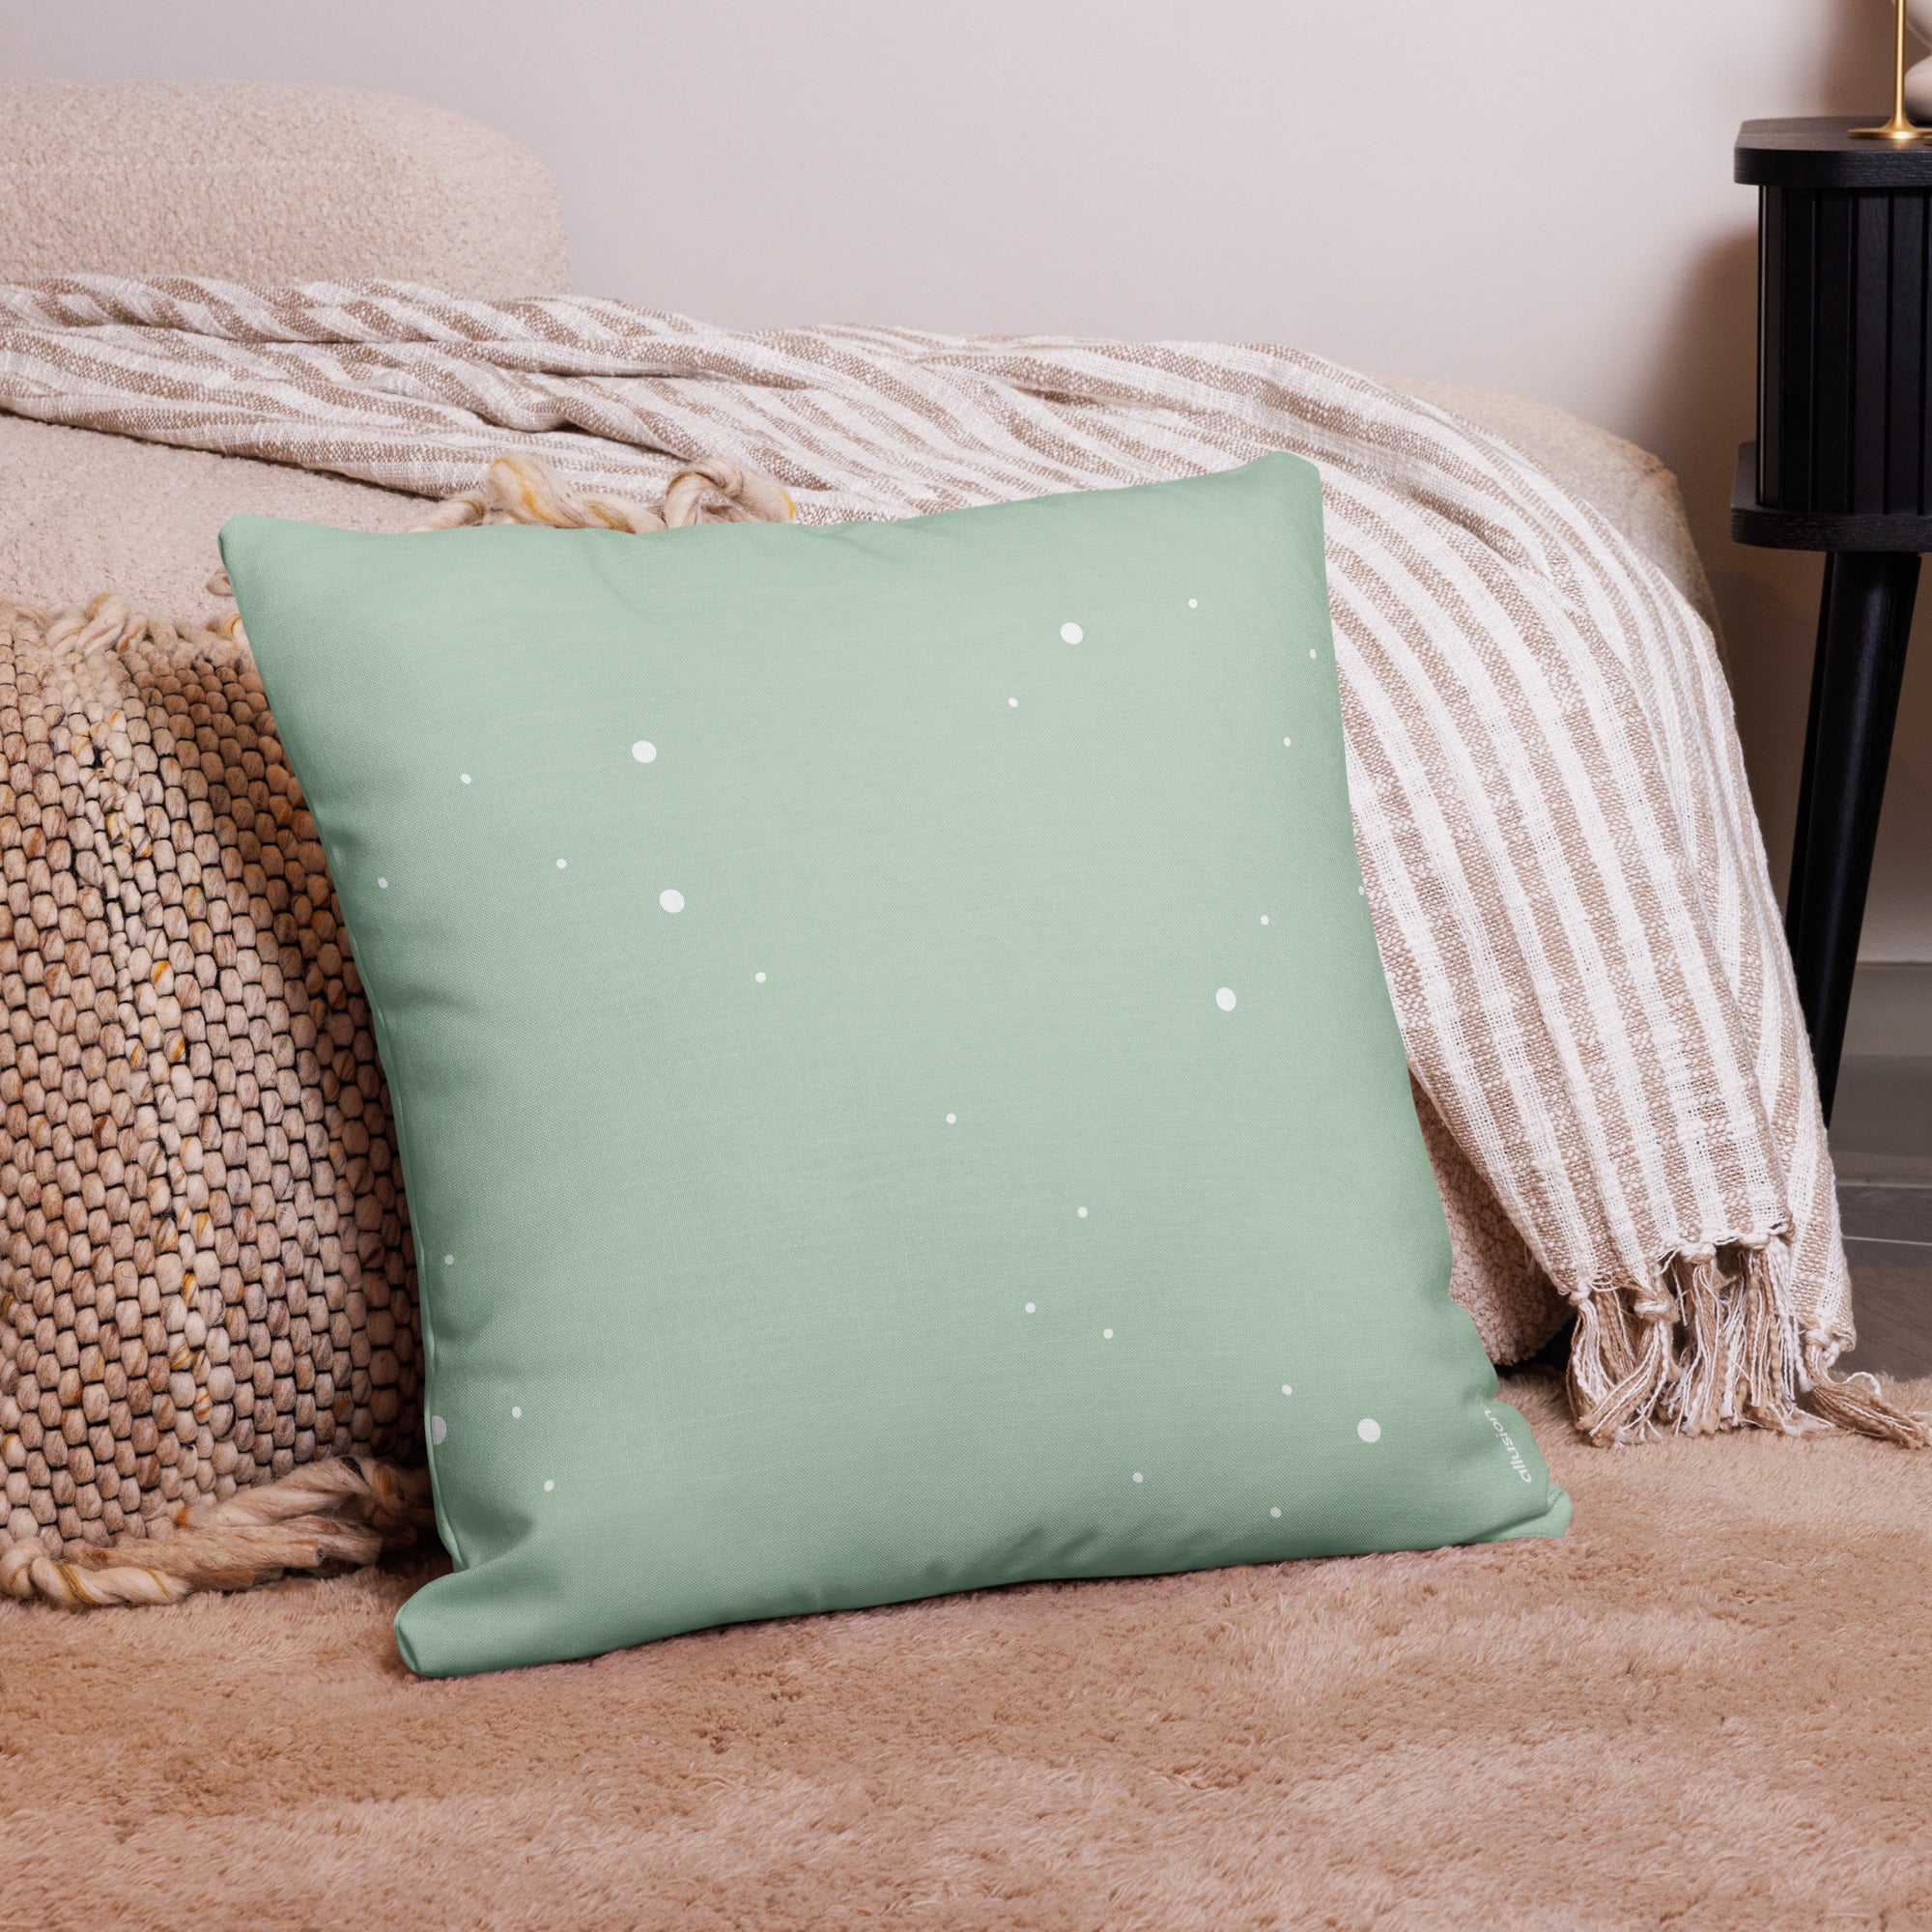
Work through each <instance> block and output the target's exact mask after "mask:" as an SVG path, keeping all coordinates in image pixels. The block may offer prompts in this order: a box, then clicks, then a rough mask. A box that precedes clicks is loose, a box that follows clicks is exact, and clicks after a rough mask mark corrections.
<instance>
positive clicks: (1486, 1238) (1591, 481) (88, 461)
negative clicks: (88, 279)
mask: <svg viewBox="0 0 1932 1932" xmlns="http://www.w3.org/2000/svg"><path fill="white" fill-rule="evenodd" d="M89 270H95V271H105V272H122V273H129V274H141V275H165V274H171V273H197V274H212V275H221V276H228V277H232V278H235V279H238V280H255V281H306V280H317V279H351V278H355V277H367V276H386V277H395V278H399V279H403V280H410V281H420V282H425V283H429V284H432V285H436V286H440V287H444V288H450V289H456V290H459V291H462V292H464V293H469V294H474V295H488V296H509V295H555V294H562V293H566V292H567V291H568V288H569V256H568V249H567V246H566V242H565V238H564V232H563V221H562V209H561V205H560V203H559V200H558V197H557V192H556V188H555V185H554V183H553V182H552V180H551V178H550V176H549V174H548V173H547V172H546V170H545V169H544V167H543V164H542V163H541V162H540V161H539V160H538V159H537V158H536V156H533V155H531V154H530V153H528V151H527V150H526V149H523V148H521V147H519V146H518V145H517V144H516V143H514V142H512V141H510V140H508V139H506V138H505V137H504V136H502V135H500V134H497V133H496V132H494V131H492V130H491V129H489V128H483V127H480V126H478V125H477V124H476V123H474V122H471V121H467V120H465V119H463V118H462V117H461V116H458V115H455V114H451V113H449V112H447V111H445V110H443V109H440V108H435V107H429V106H426V105H423V104H421V103H419V102H415V101H409V100H399V99H392V98H389V97H386V96H381V95H371V94H361V93H355V92H350V91H346V90H339V89H326V88H298V87H229V86H214V85H201V84H185V83H158V84H145V83H140V84H127V85H116V86H49V85H42V84H34V83H11V84H0V280H26V279H33V278H37V277H41V276H47V275H57V274H62V273H73V272H82V271H89ZM666 299H667V300H671V301H674V300H675V291H666ZM1406 386H1407V387H1408V388H1410V389H1411V390H1412V391H1413V392H1415V393H1416V394H1418V395H1421V396H1423V397H1425V398H1427V399H1428V400H1430V401H1433V402H1435V403H1438V404H1439V405H1441V406H1442V407H1444V408H1447V409H1450V410H1453V411H1455V412H1458V413H1460V414H1462V415H1463V416H1465V417H1467V418H1470V419H1472V420H1474V421H1476V422H1477V423H1479V424H1481V425H1483V426H1484V427H1486V428H1489V429H1492V430H1493V431H1495V432H1496V433H1498V434H1499V435H1502V436H1504V437H1506V438H1508V439H1509V440H1511V441H1513V442H1515V443H1516V444H1517V445H1519V446H1520V448H1522V449H1524V450H1526V451H1528V452H1529V453H1530V454H1531V455H1533V456H1535V457H1536V458H1537V459H1538V460H1540V461H1541V462H1542V463H1543V464H1544V466H1545V467H1546V468H1547V469H1549V470H1550V471H1551V472H1552V473H1553V474H1554V475H1555V476H1556V477H1557V478H1558V479H1559V480H1561V481H1562V482H1563V483H1565V484H1566V485H1567V486H1568V487H1569V488H1570V489H1571V490H1572V491H1573V492H1575V493H1576V494H1577V495H1578V496H1581V497H1586V498H1588V499H1589V500H1590V501H1592V502H1594V503H1595V504H1596V505H1597V506H1598V508H1599V509H1601V510H1602V511H1603V512H1604V514H1605V516H1606V517H1608V518H1609V519H1610V521H1611V522H1612V523H1614V524H1616V525H1617V526H1619V527H1620V528H1621V529H1623V530H1624V532H1625V533H1626V534H1627V535H1628V536H1629V537H1630V538H1631V539H1632V541H1633V542H1634V543H1635V544H1636V545H1637V546H1638V547H1639V548H1640V549H1642V550H1644V551H1646V552H1647V553H1648V554H1651V555H1652V556H1653V557H1655V558H1656V559H1657V561H1658V562H1659V563H1660V564H1661V565H1662V567H1663V569H1664V570H1665V571H1666V572H1668V573H1669V575H1670V576H1671V577H1672V578H1673V579H1674V580H1675V581H1676V582H1678V583H1679V584H1680V585H1681V586H1682V587H1683V588H1684V589H1685V591H1686V592H1687V593H1688V594H1689V596H1690V600H1691V602H1692V603H1693V604H1695V605H1696V606H1697V607H1698V608H1699V609H1700V610H1702V611H1705V613H1706V614H1707V615H1710V614H1711V612H1712V605H1711V597H1710V590H1709V586H1708V584H1707V583H1706V582H1705V578H1704V573H1703V569H1702V567H1701V565H1700V564H1699V562H1698V559H1697V554H1696V551H1695V549H1694V548H1693V546H1692V544H1691V541H1690V531H1689V529H1688V527H1687V526H1686V524H1685V519H1684V510H1683V504H1682V501H1681V499H1680V498H1679V496H1678V491H1677V484H1676V480H1675V479H1674V478H1673V477H1672V476H1671V474H1670V473H1669V471H1668V470H1666V469H1664V468H1663V466H1662V464H1661V463H1659V462H1658V461H1657V459H1656V458H1655V457H1652V456H1649V455H1647V454H1645V453H1644V452H1643V451H1642V450H1639V449H1637V448H1635V447H1634V446H1633V445H1632V444H1630V443H1627V442H1624V441H1622V440H1619V439H1618V438H1616V437H1613V436H1611V435H1609V434H1608V433H1606V432H1605V431H1604V430H1600V429H1597V428H1594V427H1593V426H1592V425H1590V424H1588V423H1585V422H1580V421H1578V420H1577V418H1576V417H1574V416H1569V415H1565V414H1564V413H1562V412H1560V411H1557V410H1553V409H1550V408H1548V406H1547V405H1544V404H1540V403H1534V402H1529V401H1526V400H1524V399H1522V398H1520V397H1513V396H1499V395H1492V394H1489V393H1486V392H1484V391H1481V390H1476V389H1467V388H1462V387H1458V386H1455V385H1453V384H1439V383H1426V382H1410V383H1407V384H1406ZM240 514H254V515H260V516H279V517H295V518H301V519H305V520H307V521H311V522H316V523H326V524H335V525H340V526H348V527H352V528H357V529H367V530H395V529H402V528H406V527H407V526H409V525H410V524H412V522H414V521H416V519H417V518H418V517H419V516H420V514H421V505H420V504H419V503H418V502H417V501H416V500H415V499H413V498H410V497H398V496H395V495H393V494H391V493H389V492H386V491H383V490H377V489H372V488H370V487H368V486H366V485H363V484H359V483H353V482H349V481H347V480H345V479H340V478H335V477H328V476H319V475H312V474H308V473H306V472H303V471H300V470H296V469H284V468H282V467H279V466H277V465H273V464H267V463H257V462H251V461H248V460H245V459H242V458H239V457H223V456H214V455H210V454H206V453H203V452H200V451H195V450H182V449H171V448H166V447H163V446H161V445H159V444H154V443H144V442H137V441H132V440H128V439H125V438H121V437H115V436H106V435H101V434H98V433H96V432H93V431H88V430H75V429H66V428H60V427H56V426H51V425H47V424H43V423H38V422H33V421H29V420H26V419H24V418H21V417H18V416H13V415H7V414H0V598H13V599H16V600H19V601H21V602H25V603H29V604H35V605H40V606H43V607H48V608H58V607H61V606H64V605H67V604H71V603H74V602H77V601H80V600H82V599H85V598H86V597H88V596H90V595H92V594H94V593H96V592H98V591H100V590H105V589H113V590H118V591H120V592H121V593H122V594H123V595H124V596H126V597H127V598H128V601H129V602H130V603H131V604H132V605H134V606H135V608H136V609H138V610H143V611H153V612H156V613H160V614H165V615H168V616H172V617H175V618H184V617H193V616H197V615H202V614H206V613H212V612H213V611H214V610H215V609H216V608H217V607H216V605H215V602H214V599H213V597H212V596H211V595H210V593H209V591H208V589H207V587H206V585H207V580H208V577H209V575H210V573H211V571H212V570H213V567H214V564H215V561H216V558H215V543H214V539H215V532H216V531H217V530H218V529H219V527H220V526H221V525H222V524H223V523H224V522H226V520H227V519H228V518H229V517H231V516H236V515H240ZM1419 1105H1420V1109H1421V1112H1422V1117H1423V1124H1424V1129H1425V1132H1426V1133H1427V1135H1428V1137H1429V1140H1430V1148H1431V1153H1432V1156H1433V1157H1434V1159H1435V1165H1436V1173H1437V1179H1438V1180H1439V1181H1440V1183H1441V1188H1442V1194H1443V1200H1444V1205H1445V1207H1446V1208H1447V1210H1448V1214H1449V1220H1450V1226H1451V1231H1452V1233H1453V1235H1454V1236H1455V1241H1456V1249H1457V1291H1458V1294H1459V1297H1460V1298H1461V1299H1462V1300H1463V1303H1464V1305H1465V1306H1468V1307H1469V1308H1470V1309H1471V1311H1472V1313H1474V1314H1475V1315H1476V1318H1477V1321H1478V1325H1479V1326H1480V1327H1481V1328H1482V1329H1483V1331H1484V1340H1485V1342H1486V1343H1487V1344H1488V1345H1489V1347H1490V1350H1491V1352H1492V1355H1494V1356H1495V1357H1496V1358H1497V1359H1498V1360H1500V1361H1510V1360H1517V1359H1520V1357H1521V1356H1522V1355H1524V1354H1526V1353H1530V1352H1533V1351H1534V1350H1536V1349H1537V1348H1538V1347H1540V1346H1541V1344H1542V1343H1543V1342H1544V1341H1546V1340H1547V1339H1548V1337H1549V1336H1550V1335H1551V1334H1552V1333H1554V1331H1555V1329H1556V1327H1557V1326H1558V1325H1559V1321H1560V1317H1561V1310H1560V1307H1559V1305H1558V1304H1557V1303H1556V1300H1555V1297H1554V1295H1553V1294H1552V1293H1551V1292H1550V1291H1549V1290H1548V1286H1547V1285H1546V1284H1545V1283H1544V1282H1543V1281H1542V1279H1541V1276H1540V1274H1539V1272H1538V1270H1537V1269H1536V1267H1535V1265H1534V1264H1533V1263H1532V1262H1531V1260H1530V1258H1529V1256H1528V1254H1527V1251H1526V1250H1525V1249H1524V1247H1523V1245H1522V1242H1521V1240H1520V1237H1519V1236H1517V1235H1516V1233H1515V1231H1514V1230H1513V1229H1512V1228H1511V1226H1510V1225H1509V1222H1508V1220H1507V1218H1506V1217H1505V1216H1504V1214H1503V1212H1502V1210H1501V1208H1500V1207H1499V1206H1498V1205H1497V1203H1496V1201H1495V1199H1494V1197H1493V1196H1492V1194H1491V1193H1490V1192H1489V1190H1488V1189H1487V1187H1486V1186H1485V1185H1484V1184H1483V1183H1482V1182H1481V1180H1479V1179H1478V1178H1477V1177H1476V1175H1475V1174H1474V1173H1473V1171H1471V1170H1470V1168H1469V1167H1468V1165H1467V1163H1466V1162H1464V1161H1463V1159H1462V1157H1461V1155H1460V1153H1459V1152H1458V1151H1457V1149H1456V1148H1455V1146H1454V1144H1453V1142H1451V1141H1450V1139H1449V1137H1448V1135H1447V1133H1446V1132H1445V1131H1444V1130H1443V1128H1442V1126H1441V1124H1440V1122H1438V1121H1437V1120H1436V1119H1435V1115H1434V1112H1433V1109H1431V1108H1430V1107H1429V1105H1428V1103H1427V1102H1426V1101H1419Z"/></svg>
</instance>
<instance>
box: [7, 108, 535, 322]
mask: <svg viewBox="0 0 1932 1932" xmlns="http://www.w3.org/2000/svg"><path fill="white" fill-rule="evenodd" d="M88 272H94V273H101V274H116V275H181V274H197V275H220V276H223V277H225V278H227V279H228V280H231V281H242V282H309V281H355V280H362V279H368V278H371V277H386V278H392V279H396V280H401V281H411V282H427V283H430V284H432V285H433V286H435V287H437V288H441V289H449V290H452V291H453V292H455V293H456V294H459V295H473V296H534V295H546V296H550V295H564V294H567V293H568V292H569V289H570V255H569V249H568V247H567V246H566V243H565V241H564V232H563V210H562V205H561V203H560V202H559V201H558V199H557V192H556V185H555V183H554V182H553V181H552V180H551V177H550V173H549V171H548V170H547V169H546V168H545V167H544V164H543V163H542V162H541V161H540V160H538V159H537V157H536V156H534V155H533V154H531V153H530V151H529V150H528V149H527V148H525V147H522V146H520V145H519V144H518V143H517V142H515V141H513V140H511V139H510V138H509V137H508V136H507V135H505V134H499V133H497V131H496V130H495V129H494V128H486V127H484V126H483V125H482V124H481V123H480V122H476V121H471V120H469V119H468V118H466V117H465V116H464V115H461V114H453V113H451V112H450V111H449V110H448V109H447V108H443V107H432V106H430V105H429V104H428V103H427V102H425V101H420V100H404V99H398V98H396V97H394V96H392V95H386V94H365V93H363V92H361V91H359V90H357V89H353V88H343V87H275V86H254V85H230V84H223V83H214V82H205V81H126V82H112V83H105V84H102V83H95V82H90V83H84V84H68V83H59V82H48V81H5V82H0V281H7V282H24V281H36V280H39V279H40V278H41V277H43V276H46V275H67V274H81V273H88Z"/></svg>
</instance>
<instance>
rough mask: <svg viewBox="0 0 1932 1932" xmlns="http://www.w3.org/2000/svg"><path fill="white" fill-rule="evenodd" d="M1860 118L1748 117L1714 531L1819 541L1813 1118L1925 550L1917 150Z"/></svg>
mask: <svg viewBox="0 0 1932 1932" xmlns="http://www.w3.org/2000/svg"><path fill="white" fill-rule="evenodd" d="M1860 125H1861V124H1860V123H1858V122H1855V121H1847V120H1796V121H1747V122H1746V123H1745V125H1744V127H1743V128H1742V129H1741V130H1740V131H1739V134H1738V146H1737V171H1736V172H1737V179H1738V180H1739V181H1741V182H1747V183H1750V184H1751V185H1754V186H1755V187H1756V188H1757V190H1758V380H1757V440H1756V442H1754V443H1750V442H1747V443H1746V444H1745V445H1744V446H1743V447H1742V448H1741V449H1740V450H1739V451H1738V474H1737V483H1736V487H1735V488H1734V490H1733V491H1732V495H1731V535H1732V537H1733V538H1734V539H1735V540H1736V541H1737V542H1739V543H1746V544H1765V545H1770V546H1772V547H1774V548H1776V549H1780V550H1816V551H1823V552H1824V553H1825V586H1824V595H1823V597H1822V599H1821V602H1820V605H1819V611H1818V649H1817V656H1816V658H1815V660H1814V662H1813V665H1812V669H1811V712H1810V718H1809V721H1808V723H1807V724H1806V725H1805V730H1804V776H1803V778H1802V780H1801V781H1800V785H1799V792H1798V834H1797V838H1796V839H1795V841H1794V843H1793V846H1792V853H1791V886H1790V891H1789V892H1788V894H1787V895H1786V897H1785V907H1784V929H1785V934H1786V937H1787V938H1788V939H1789V941H1790V943H1791V957H1792V962H1793V964H1794V965H1795V967H1796V968H1797V973H1798V997H1799V1000H1800V1002H1801V1004H1802V1005H1803V1006H1804V1019H1805V1024H1806V1027H1807V1028H1808V1029H1809V1032H1810V1035H1811V1051H1812V1055H1813V1057H1814V1058H1815V1060H1816V1061H1817V1064H1818V1087H1819V1092H1820V1094H1821V1095H1822V1097H1823V1099H1824V1103H1825V1118H1826V1119H1827V1120H1828V1121H1829V1120H1830V1119H1831V1117H1832V1098H1833V1093H1834V1091H1835V1089H1836V1087H1837V1082H1838V1059H1839V1055H1840V1053H1841V1052H1842V1050H1843V1047H1844V1040H1845V1012H1846V1009H1847V1008H1848V1007H1849V1006H1850V1005H1851V998H1852V973H1853V970H1854V968H1855V967H1856V965H1857V963H1858V952H1859V928H1860V926H1861V924H1862V923H1863V921H1864V911H1865V890H1866V888H1867V886H1868V885H1869V884H1870V882H1871V864H1872V848H1873V846H1874V845H1875V844H1876V842H1877V839H1878V818H1879V807H1880V804H1881V802H1882V801H1883V799H1884V797H1885V773H1886V765H1887V763H1888V762H1889V759H1890V756H1891V730H1892V725H1893V722H1894V720H1895V719H1896V717H1897V713H1898V688H1899V683H1900V680H1901V679H1902V678H1903V676H1904V674H1905V647H1906V639H1907V635H1908V633H1909V632H1910V630H1911V628H1912V605H1913V600H1914V598H1915V596H1916V595H1917V592H1918V558H1919V554H1920V553H1921V552H1924V551H1928V550H1932V147H1928V146H1924V145H1921V144H1918V143H1912V144H1909V145H1905V146H1893V145H1892V144H1891V143H1890V142H1888V141H1873V140H1856V141H1855V140H1852V139H1851V138H1849V136H1848V134H1847V132H1846V130H1847V129H1848V128H1853V127H1857V126H1860Z"/></svg>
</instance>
